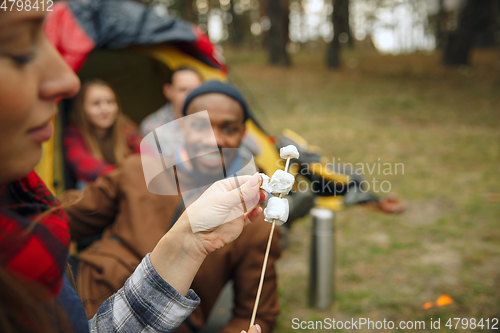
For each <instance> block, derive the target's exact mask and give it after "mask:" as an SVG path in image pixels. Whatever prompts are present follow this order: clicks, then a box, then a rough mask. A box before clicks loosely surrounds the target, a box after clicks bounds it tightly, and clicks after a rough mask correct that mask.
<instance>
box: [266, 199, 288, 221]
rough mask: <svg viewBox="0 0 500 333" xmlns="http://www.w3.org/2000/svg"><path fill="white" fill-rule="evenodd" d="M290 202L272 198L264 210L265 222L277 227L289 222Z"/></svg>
mask: <svg viewBox="0 0 500 333" xmlns="http://www.w3.org/2000/svg"><path fill="white" fill-rule="evenodd" d="M288 209H289V208H288V200H287V199H285V198H278V197H272V198H269V201H268V202H267V207H266V209H264V217H265V221H267V222H270V223H273V220H275V221H276V222H275V223H276V225H282V224H284V223H285V222H286V220H288Z"/></svg>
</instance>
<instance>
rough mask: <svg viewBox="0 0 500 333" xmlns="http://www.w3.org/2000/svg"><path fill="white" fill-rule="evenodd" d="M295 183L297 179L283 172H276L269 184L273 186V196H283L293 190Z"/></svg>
mask: <svg viewBox="0 0 500 333" xmlns="http://www.w3.org/2000/svg"><path fill="white" fill-rule="evenodd" d="M294 182H295V177H294V176H293V175H292V174H289V173H287V172H285V171H283V170H276V172H275V173H274V175H273V176H272V177H271V181H270V182H269V184H270V185H271V188H272V191H271V193H272V194H283V195H287V194H288V192H290V190H291V189H292V186H293V183H294Z"/></svg>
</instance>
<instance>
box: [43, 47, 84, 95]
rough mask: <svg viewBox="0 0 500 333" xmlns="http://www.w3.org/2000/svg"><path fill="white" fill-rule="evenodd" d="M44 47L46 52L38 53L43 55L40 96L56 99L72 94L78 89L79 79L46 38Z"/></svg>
mask: <svg viewBox="0 0 500 333" xmlns="http://www.w3.org/2000/svg"><path fill="white" fill-rule="evenodd" d="M44 47H45V48H46V50H45V51H46V52H43V56H42V54H41V55H40V56H41V57H43V58H42V59H41V61H42V63H41V71H42V75H41V84H40V98H41V99H44V100H57V99H59V98H68V97H72V96H74V95H75V94H76V93H77V92H78V91H79V90H80V79H79V78H78V76H76V74H75V73H74V72H73V70H72V69H71V68H70V67H69V66H68V64H66V62H65V61H64V60H63V59H62V57H61V55H60V54H59V53H58V52H57V51H56V50H55V49H54V47H53V46H52V45H51V44H50V43H49V42H48V41H47V40H45V41H44Z"/></svg>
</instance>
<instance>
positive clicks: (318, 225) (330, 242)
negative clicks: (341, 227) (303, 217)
mask: <svg viewBox="0 0 500 333" xmlns="http://www.w3.org/2000/svg"><path fill="white" fill-rule="evenodd" d="M311 216H312V229H311V231H312V239H311V259H310V270H309V305H310V306H312V307H315V308H317V309H321V310H327V309H329V308H330V307H331V306H332V301H333V290H334V289H333V286H334V281H333V261H334V227H333V216H334V214H333V212H332V211H331V210H329V209H326V208H314V209H312V210H311Z"/></svg>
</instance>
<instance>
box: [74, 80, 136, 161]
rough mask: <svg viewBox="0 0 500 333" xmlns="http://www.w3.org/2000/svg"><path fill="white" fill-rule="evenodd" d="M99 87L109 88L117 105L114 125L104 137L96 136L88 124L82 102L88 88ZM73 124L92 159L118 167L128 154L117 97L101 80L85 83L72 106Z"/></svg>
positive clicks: (92, 126)
mask: <svg viewBox="0 0 500 333" xmlns="http://www.w3.org/2000/svg"><path fill="white" fill-rule="evenodd" d="M95 85H99V86H105V87H108V88H110V89H111V90H112V91H113V94H114V95H115V99H116V103H117V104H118V116H117V117H116V121H115V123H114V124H113V125H112V126H111V127H110V128H109V129H108V131H107V133H106V135H105V136H104V137H98V136H97V135H96V131H95V127H94V125H93V124H92V123H91V122H90V120H89V118H88V116H87V113H86V112H85V107H84V102H85V95H86V94H87V91H88V89H89V88H90V87H92V86H95ZM74 117H75V119H74V120H75V124H76V125H77V126H78V127H79V128H80V130H81V132H82V135H83V138H84V139H85V142H86V143H87V145H88V147H89V149H90V152H91V153H92V155H94V157H96V158H98V159H102V160H104V161H106V162H107V163H109V164H114V165H119V164H120V163H122V162H123V160H124V159H125V157H126V156H127V155H128V154H130V152H131V151H130V148H129V147H128V145H127V139H126V137H125V135H124V134H123V126H124V119H123V116H122V111H121V107H120V103H119V101H118V96H116V93H115V91H114V90H113V88H112V87H111V86H110V85H109V84H108V83H106V82H105V81H103V80H100V79H92V80H88V81H86V82H85V83H84V84H83V86H82V89H81V90H80V93H79V94H78V95H77V96H76V98H75V104H74Z"/></svg>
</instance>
